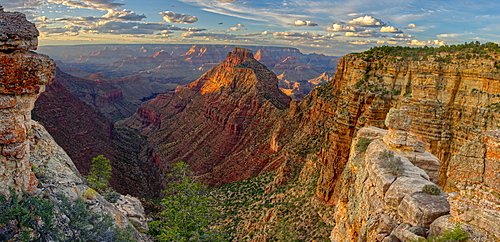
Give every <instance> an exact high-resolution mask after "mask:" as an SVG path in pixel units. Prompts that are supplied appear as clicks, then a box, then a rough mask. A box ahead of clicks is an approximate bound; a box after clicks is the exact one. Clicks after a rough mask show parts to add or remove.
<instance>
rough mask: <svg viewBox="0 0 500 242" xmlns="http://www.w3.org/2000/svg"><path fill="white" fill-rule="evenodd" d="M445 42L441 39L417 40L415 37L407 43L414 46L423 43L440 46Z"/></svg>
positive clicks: (422, 44)
mask: <svg viewBox="0 0 500 242" xmlns="http://www.w3.org/2000/svg"><path fill="white" fill-rule="evenodd" d="M445 44H446V42H444V41H441V40H427V41H419V40H416V39H412V40H411V41H410V42H409V43H408V45H416V46H424V45H434V46H442V45H445Z"/></svg>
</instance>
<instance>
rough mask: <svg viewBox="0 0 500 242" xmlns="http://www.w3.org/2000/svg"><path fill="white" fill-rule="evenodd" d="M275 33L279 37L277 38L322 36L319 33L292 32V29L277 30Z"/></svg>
mask: <svg viewBox="0 0 500 242" xmlns="http://www.w3.org/2000/svg"><path fill="white" fill-rule="evenodd" d="M273 35H274V37H277V38H286V39H289V38H293V39H296V38H318V37H321V35H319V34H317V33H309V32H302V33H298V32H290V31H285V32H275V33H273Z"/></svg>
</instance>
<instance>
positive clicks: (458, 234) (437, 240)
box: [419, 223, 469, 242]
mask: <svg viewBox="0 0 500 242" xmlns="http://www.w3.org/2000/svg"><path fill="white" fill-rule="evenodd" d="M468 238H469V234H468V233H467V232H465V231H463V230H462V226H460V224H459V223H457V224H456V225H455V228H453V229H447V230H445V231H444V232H443V233H442V234H440V235H438V236H431V237H429V238H427V239H421V240H419V242H465V241H467V239H468Z"/></svg>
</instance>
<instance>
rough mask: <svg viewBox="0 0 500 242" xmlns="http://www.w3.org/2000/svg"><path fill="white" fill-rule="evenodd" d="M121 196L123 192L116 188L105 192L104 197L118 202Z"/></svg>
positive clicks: (111, 201)
mask: <svg viewBox="0 0 500 242" xmlns="http://www.w3.org/2000/svg"><path fill="white" fill-rule="evenodd" d="M120 197H121V194H120V193H118V192H116V191H114V190H113V191H110V192H106V193H104V198H105V199H106V200H107V201H108V202H110V203H116V202H117V201H118V199H119V198H120Z"/></svg>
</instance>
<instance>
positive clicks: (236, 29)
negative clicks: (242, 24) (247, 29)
mask: <svg viewBox="0 0 500 242" xmlns="http://www.w3.org/2000/svg"><path fill="white" fill-rule="evenodd" d="M240 29H241V28H238V27H231V28H229V31H238V30H240Z"/></svg>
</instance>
